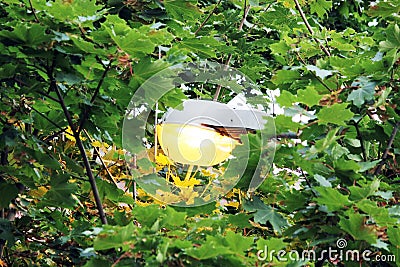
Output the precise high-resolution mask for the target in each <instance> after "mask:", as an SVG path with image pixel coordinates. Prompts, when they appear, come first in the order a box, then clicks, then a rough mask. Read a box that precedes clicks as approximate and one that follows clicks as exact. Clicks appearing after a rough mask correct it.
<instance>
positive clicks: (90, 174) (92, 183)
mask: <svg viewBox="0 0 400 267" xmlns="http://www.w3.org/2000/svg"><path fill="white" fill-rule="evenodd" d="M54 63H55V62H54V58H53V64H52V66H49V68H48V71H47V75H48V77H49V78H50V90H53V91H54V92H55V93H56V94H57V97H58V100H59V101H60V105H61V108H62V110H63V112H64V115H65V117H66V119H67V121H68V125H69V127H71V130H72V133H73V135H74V137H75V140H76V145H77V146H78V149H79V151H80V153H81V156H82V160H83V164H84V166H85V169H86V174H87V176H88V178H89V183H90V186H91V188H92V192H93V197H94V200H95V202H96V206H97V210H98V211H99V215H100V220H101V223H102V224H107V218H106V215H105V213H104V209H103V205H102V203H101V199H100V194H99V191H98V189H97V185H96V180H95V178H94V176H93V172H92V169H91V167H90V163H89V159H88V157H87V154H86V151H85V147H84V146H83V143H82V139H81V138H80V135H79V132H78V131H77V129H76V127H75V124H74V122H73V120H72V117H71V114H70V113H69V111H68V108H67V106H66V105H65V102H64V98H63V96H62V94H61V92H60V90H59V88H58V86H57V82H56V80H55V79H54V77H53V69H54Z"/></svg>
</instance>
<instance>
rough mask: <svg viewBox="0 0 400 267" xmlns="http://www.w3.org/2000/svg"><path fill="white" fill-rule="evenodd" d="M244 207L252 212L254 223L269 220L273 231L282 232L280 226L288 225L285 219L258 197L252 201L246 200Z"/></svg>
mask: <svg viewBox="0 0 400 267" xmlns="http://www.w3.org/2000/svg"><path fill="white" fill-rule="evenodd" d="M244 209H245V210H247V211H250V212H255V213H254V221H255V222H256V223H266V222H269V223H270V224H271V225H272V227H273V228H274V230H275V231H277V232H278V233H281V232H282V228H283V227H285V226H287V225H288V222H287V221H286V219H285V218H284V217H283V216H282V215H281V214H279V213H278V212H276V211H275V210H274V209H273V208H271V207H270V206H268V205H266V204H265V203H264V202H263V201H262V200H261V199H260V198H258V197H254V198H253V201H246V202H245V203H244Z"/></svg>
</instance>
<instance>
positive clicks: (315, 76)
mask: <svg viewBox="0 0 400 267" xmlns="http://www.w3.org/2000/svg"><path fill="white" fill-rule="evenodd" d="M295 53H296V55H297V57H298V58H299V60H300V61H301V63H303V64H304V65H305V66H307V65H308V64H307V62H305V60H304V59H303V58H302V57H301V56H300V54H299V52H297V51H295ZM310 73H311V75H312V76H314V78H315V79H317V80H318V81H319V82H320V83H321V84H322V85H323V86H324V87H325V88H326V89H327V90H328V91H329V92H332V89H331V88H329V86H328V85H327V84H326V83H324V81H323V80H322V79H321V78H320V77H318V76H317V75H316V74H315V73H314V72H312V71H310Z"/></svg>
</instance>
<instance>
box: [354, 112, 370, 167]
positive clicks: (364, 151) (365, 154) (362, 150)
mask: <svg viewBox="0 0 400 267" xmlns="http://www.w3.org/2000/svg"><path fill="white" fill-rule="evenodd" d="M360 121H361V119H360V120H359V121H357V122H354V127H355V128H356V132H357V138H358V140H359V141H360V144H361V153H362V156H363V161H367V152H366V150H365V146H364V140H363V137H362V135H361V131H360V127H359V125H358V124H359V123H360Z"/></svg>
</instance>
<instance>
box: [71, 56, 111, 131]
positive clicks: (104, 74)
mask: <svg viewBox="0 0 400 267" xmlns="http://www.w3.org/2000/svg"><path fill="white" fill-rule="evenodd" d="M112 62H113V61H112V60H110V63H108V65H107V67H106V68H105V69H104V71H103V74H102V75H101V78H100V81H99V83H98V84H97V87H96V89H95V91H94V93H93V95H92V98H91V99H90V103H91V104H93V102H94V101H95V100H96V97H97V95H98V94H99V91H100V88H101V86H102V84H103V82H104V79H105V77H106V75H107V73H108V71H109V70H110V68H111V64H112ZM91 109H92V108H91V106H88V107H87V108H86V109H85V111H84V113H83V116H82V119H81V121H80V123H79V126H78V128H77V132H78V134H79V133H80V132H81V131H82V129H83V125H84V124H85V122H86V120H87V119H88V117H89V113H90V110H91Z"/></svg>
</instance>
